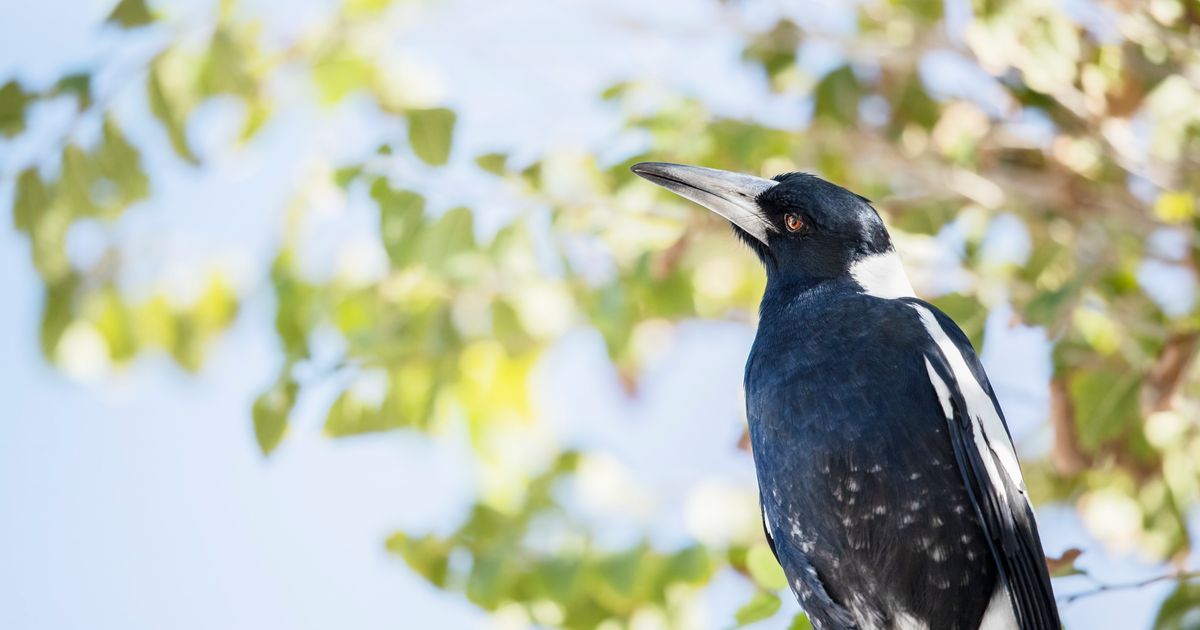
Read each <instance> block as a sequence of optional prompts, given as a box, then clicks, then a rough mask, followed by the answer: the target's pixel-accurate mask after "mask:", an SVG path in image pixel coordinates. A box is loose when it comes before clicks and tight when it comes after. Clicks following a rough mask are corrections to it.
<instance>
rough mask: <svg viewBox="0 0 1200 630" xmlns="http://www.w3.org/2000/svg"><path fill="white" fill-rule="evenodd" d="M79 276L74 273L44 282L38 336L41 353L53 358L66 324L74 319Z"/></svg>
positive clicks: (69, 323)
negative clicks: (44, 293) (44, 290)
mask: <svg viewBox="0 0 1200 630" xmlns="http://www.w3.org/2000/svg"><path fill="white" fill-rule="evenodd" d="M78 288H79V277H78V276H76V275H75V274H70V275H66V276H63V277H61V278H58V279H55V280H54V281H50V280H47V282H46V297H45V298H44V301H43V302H42V325H41V330H40V331H39V332H40V334H39V338H40V341H41V344H42V354H43V355H44V356H46V357H47V358H53V357H54V353H55V351H56V350H57V349H58V340H59V339H61V338H62V335H63V333H64V332H65V331H66V330H67V326H69V325H71V322H72V321H74V319H75V292H76V290H77V289H78Z"/></svg>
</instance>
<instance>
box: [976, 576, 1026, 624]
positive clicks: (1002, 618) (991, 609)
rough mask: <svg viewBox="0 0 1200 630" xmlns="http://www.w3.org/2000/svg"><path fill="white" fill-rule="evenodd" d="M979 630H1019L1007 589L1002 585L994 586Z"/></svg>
mask: <svg viewBox="0 0 1200 630" xmlns="http://www.w3.org/2000/svg"><path fill="white" fill-rule="evenodd" d="M979 630H1020V626H1018V625H1017V615H1016V613H1015V612H1013V607H1012V602H1011V601H1009V599H1008V589H1006V588H1004V585H1003V584H997V585H996V591H995V592H994V593H992V600H991V601H990V602H988V607H987V610H985V611H983V619H982V620H981V621H980V622H979Z"/></svg>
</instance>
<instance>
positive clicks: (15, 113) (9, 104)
mask: <svg viewBox="0 0 1200 630" xmlns="http://www.w3.org/2000/svg"><path fill="white" fill-rule="evenodd" d="M33 99H34V95H33V94H30V93H29V92H26V91H25V90H24V88H22V87H21V84H20V83H17V82H16V81H15V80H14V81H9V82H8V83H5V84H4V87H0V134H3V135H5V136H8V137H10V138H11V137H12V136H15V135H17V134H18V133H21V132H22V131H24V130H25V108H26V107H27V106H28V105H29V103H31V102H33Z"/></svg>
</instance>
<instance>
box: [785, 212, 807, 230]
mask: <svg viewBox="0 0 1200 630" xmlns="http://www.w3.org/2000/svg"><path fill="white" fill-rule="evenodd" d="M783 226H784V227H786V228H787V229H788V231H789V232H799V231H800V230H803V229H804V219H801V218H800V215H798V214H796V213H795V212H789V213H787V214H785V215H783Z"/></svg>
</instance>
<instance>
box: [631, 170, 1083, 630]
mask: <svg viewBox="0 0 1200 630" xmlns="http://www.w3.org/2000/svg"><path fill="white" fill-rule="evenodd" d="M631 170H632V171H633V173H635V174H636V175H638V176H640V177H642V178H644V179H646V180H649V181H650V182H653V183H655V184H657V185H659V186H662V187H663V188H666V189H667V190H669V191H671V192H673V193H675V194H677V195H679V196H681V197H684V198H685V199H688V200H691V201H693V202H695V203H698V204H700V205H701V206H704V207H706V208H708V209H709V210H712V211H713V212H715V213H717V214H718V215H720V216H722V217H724V218H725V219H726V220H728V221H729V223H730V224H731V225H732V229H733V232H734V233H735V234H736V235H737V236H738V237H739V238H740V239H741V240H742V241H744V242H745V243H746V244H747V245H748V246H749V248H750V249H751V250H752V251H753V252H754V253H755V254H756V255H757V257H758V259H759V260H760V261H761V262H762V265H763V267H764V269H765V273H766V286H765V289H764V291H763V296H762V299H761V303H760V305H759V319H758V326H757V331H756V333H755V337H754V342H753V344H752V346H751V349H750V353H749V356H748V358H747V360H746V371H745V380H744V388H745V402H746V417H747V421H748V424H749V433H750V444H751V451H752V454H753V458H754V467H755V472H756V475H757V478H758V486H759V502H760V506H761V516H762V521H763V530H764V533H765V536H766V539H767V542H768V544H769V546H770V548H771V551H772V552H773V553H774V554H775V557H776V559H777V560H778V561H779V564H780V565H781V566H782V567H783V570H784V573H785V575H786V576H787V579H788V585H789V588H790V589H791V591H792V592H793V594H794V595H795V597H796V598H797V600H798V601H799V603H800V606H801V607H802V608H803V609H804V611H805V613H806V614H807V615H808V617H809V620H810V622H811V623H812V625H813V626H814V627H815V628H817V629H818V630H842V629H856V630H877V629H878V630H918V629H920V630H976V629H980V630H1000V629H1010V628H1012V629H1020V630H1048V629H1053V630H1059V629H1060V628H1061V627H1062V626H1061V623H1060V621H1059V615H1058V609H1057V606H1056V604H1055V601H1054V592H1053V589H1052V587H1051V583H1050V577H1049V574H1048V572H1047V567H1046V563H1045V556H1044V555H1043V550H1042V543H1041V539H1040V537H1039V534H1038V528H1037V522H1036V520H1035V515H1034V511H1033V507H1032V505H1031V503H1030V501H1029V497H1028V493H1027V491H1026V487H1025V483H1024V480H1023V478H1022V475H1021V469H1020V465H1019V463H1018V460H1017V455H1016V451H1015V448H1014V446H1013V441H1012V436H1011V434H1010V432H1009V430H1008V425H1007V423H1006V421H1005V419H1004V412H1003V411H1002V409H1001V407H1000V403H999V401H998V400H997V398H996V393H995V391H994V389H993V388H992V386H991V384H990V383H989V381H988V378H987V375H986V373H985V372H984V369H983V365H982V364H981V363H980V360H979V358H978V356H977V355H976V353H975V350H974V348H973V347H972V345H971V342H970V341H969V339H968V338H967V336H966V335H965V334H964V333H963V331H962V330H961V329H960V328H959V327H958V326H957V325H956V324H955V323H954V321H953V320H951V319H950V317H948V316H947V315H946V314H945V313H943V312H942V311H940V310H938V309H937V308H936V307H935V306H933V305H932V304H930V303H928V302H926V301H923V300H921V299H919V298H917V297H916V295H915V294H914V292H913V288H912V285H911V283H910V282H909V280H908V277H907V275H906V273H905V271H904V267H903V265H902V263H901V260H900V258H899V255H898V254H897V252H896V248H895V246H894V244H893V242H892V239H891V236H890V234H889V232H888V230H887V227H886V226H885V225H884V222H883V220H882V219H881V218H880V216H879V213H878V212H877V211H876V210H875V208H874V207H873V206H872V204H871V202H870V200H868V199H867V198H865V197H863V196H861V195H858V194H855V193H854V192H851V191H850V190H847V189H846V188H843V187H841V186H838V185H837V184H834V183H832V182H829V181H826V180H824V179H822V178H820V177H818V176H815V175H812V174H807V173H787V174H782V175H778V176H776V177H774V178H772V179H766V178H762V177H757V176H754V175H748V174H742V173H735V172H730V171H724V170H718V169H712V168H705V167H700V166H688V165H682V164H672V163H666V162H642V163H638V164H635V165H633V166H632V167H631Z"/></svg>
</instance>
